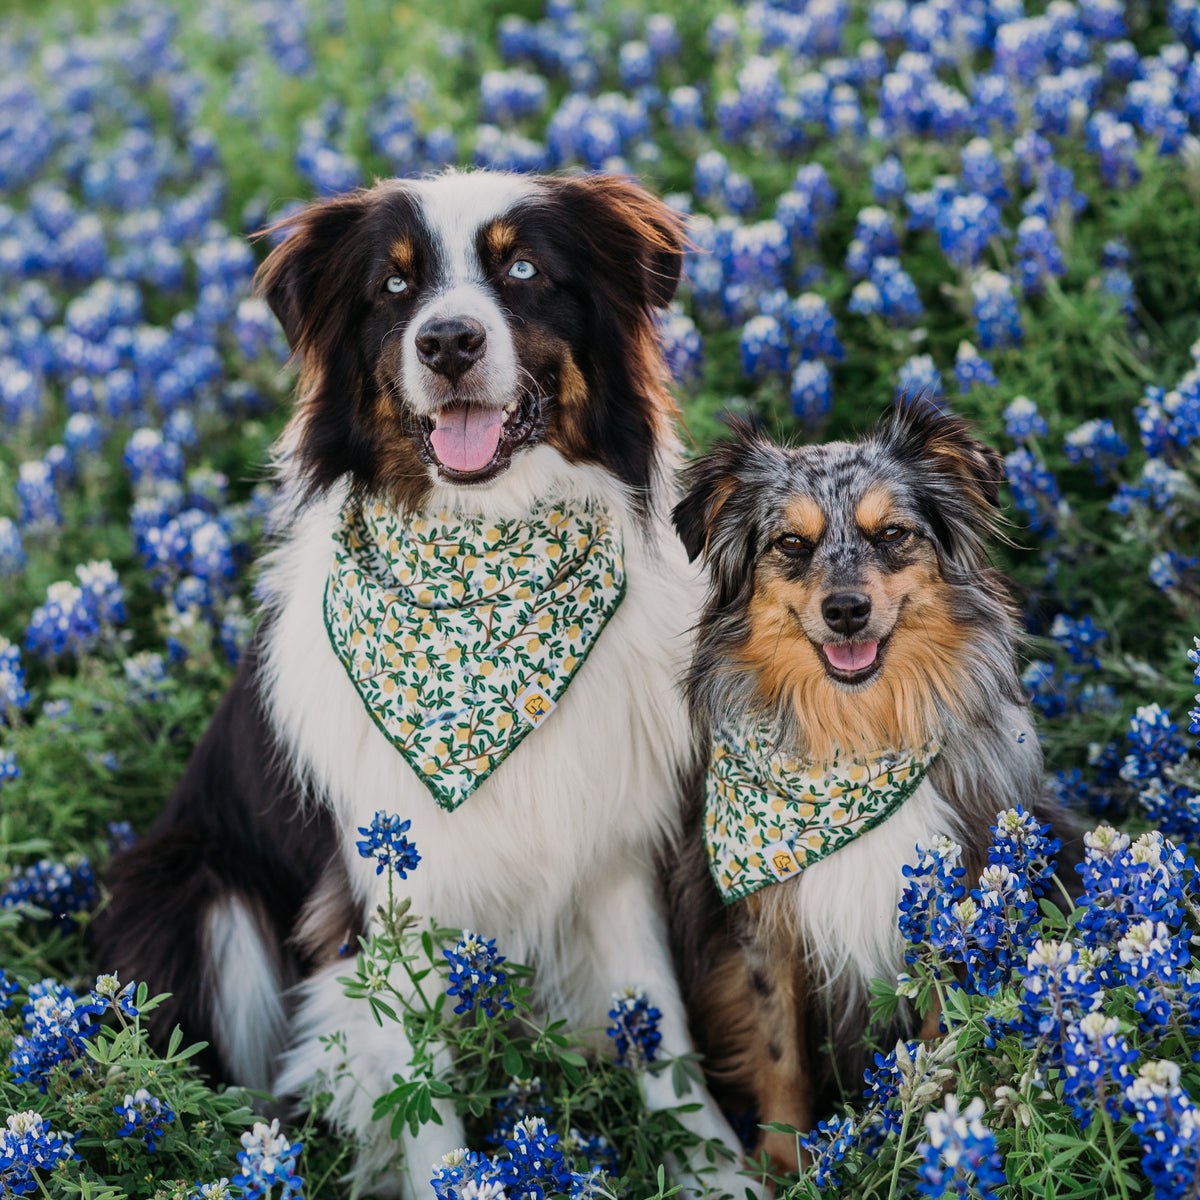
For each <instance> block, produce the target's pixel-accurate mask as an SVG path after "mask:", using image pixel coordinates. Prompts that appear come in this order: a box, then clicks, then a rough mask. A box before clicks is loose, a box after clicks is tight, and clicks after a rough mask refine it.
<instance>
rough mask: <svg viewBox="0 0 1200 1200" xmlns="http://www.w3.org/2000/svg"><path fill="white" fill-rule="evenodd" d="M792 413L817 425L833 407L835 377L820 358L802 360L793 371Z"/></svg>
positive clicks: (804, 420) (807, 423) (806, 422)
mask: <svg viewBox="0 0 1200 1200" xmlns="http://www.w3.org/2000/svg"><path fill="white" fill-rule="evenodd" d="M790 394H791V401H792V414H793V415H794V416H796V417H799V418H800V420H802V421H803V422H804V423H805V424H806V425H810V426H811V425H817V424H819V423H820V422H821V421H822V420H823V419H824V418H825V417H826V416H828V415H829V411H830V409H831V408H832V407H833V378H832V376H831V375H830V373H829V368H828V367H827V366H826V365H825V364H824V363H823V362H822V361H821V360H820V359H811V360H810V361H808V362H802V363H800V365H799V366H798V367H797V368H796V369H795V371H793V372H792V385H791V393H790Z"/></svg>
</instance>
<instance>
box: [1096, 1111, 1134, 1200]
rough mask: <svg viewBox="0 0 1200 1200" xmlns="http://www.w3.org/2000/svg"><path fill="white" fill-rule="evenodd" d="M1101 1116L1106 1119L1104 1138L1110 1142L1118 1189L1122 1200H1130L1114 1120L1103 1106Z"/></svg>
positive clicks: (1110, 1153)
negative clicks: (1114, 1131)
mask: <svg viewBox="0 0 1200 1200" xmlns="http://www.w3.org/2000/svg"><path fill="white" fill-rule="evenodd" d="M1100 1114H1101V1116H1103V1118H1104V1136H1105V1138H1106V1139H1107V1140H1108V1154H1109V1158H1110V1159H1111V1160H1112V1164H1113V1170H1114V1171H1116V1172H1117V1187H1118V1188H1120V1189H1121V1200H1129V1191H1128V1189H1127V1188H1126V1187H1125V1176H1124V1174H1123V1173H1122V1171H1121V1164H1120V1160H1119V1159H1118V1157H1117V1143H1116V1139H1115V1138H1114V1137H1113V1127H1112V1118H1111V1117H1110V1116H1109V1115H1108V1109H1107V1108H1104V1107H1103V1105H1102V1106H1101V1108H1100Z"/></svg>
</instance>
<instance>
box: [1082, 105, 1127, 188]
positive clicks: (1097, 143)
mask: <svg viewBox="0 0 1200 1200" xmlns="http://www.w3.org/2000/svg"><path fill="white" fill-rule="evenodd" d="M1086 144H1087V148H1088V149H1089V150H1091V151H1092V152H1093V153H1095V154H1098V155H1099V157H1100V178H1101V179H1103V180H1104V182H1105V183H1106V184H1108V186H1109V187H1113V188H1119V187H1130V186H1132V185H1133V184H1135V183H1137V181H1138V178H1139V172H1138V169H1137V160H1136V158H1135V155H1136V153H1137V149H1138V140H1137V134H1136V133H1135V132H1134V129H1133V126H1132V125H1130V124H1129V122H1128V121H1121V120H1118V119H1117V118H1116V117H1115V116H1113V114H1112V113H1110V112H1098V113H1094V114H1093V115H1092V116H1091V117H1090V118H1089V119H1088V123H1087V142H1086Z"/></svg>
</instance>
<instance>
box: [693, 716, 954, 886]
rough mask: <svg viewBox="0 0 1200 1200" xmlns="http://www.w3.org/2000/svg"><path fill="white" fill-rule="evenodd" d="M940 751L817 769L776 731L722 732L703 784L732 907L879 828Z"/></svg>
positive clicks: (711, 848)
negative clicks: (783, 744) (781, 743)
mask: <svg viewBox="0 0 1200 1200" xmlns="http://www.w3.org/2000/svg"><path fill="white" fill-rule="evenodd" d="M936 756H937V750H936V748H935V749H932V750H927V751H922V752H919V753H913V754H906V753H894V752H883V753H879V754H875V755H871V756H868V757H867V758H866V759H865V760H863V761H861V762H859V761H839V760H837V759H835V760H834V761H833V763H832V764H830V765H829V766H828V767H824V766H822V767H818V766H814V765H813V764H812V763H809V762H805V761H804V760H803V759H802V758H800V757H799V756H798V755H796V754H794V753H790V752H788V751H785V750H780V749H779V748H778V747H777V744H776V739H775V737H774V735H773V733H772V730H771V729H770V727H769V726H768V725H766V724H765V723H760V724H759V725H757V726H754V727H753V728H751V729H750V730H748V731H740V730H735V729H732V728H730V727H727V726H726V727H721V728H719V729H717V730H716V731H715V733H714V735H713V744H712V752H711V755H710V757H709V762H708V771H707V773H706V775H705V779H704V846H705V850H706V851H707V853H708V865H709V869H710V870H711V871H712V876H713V879H714V880H715V881H716V884H717V888H718V890H719V891H720V893H721V895H722V897H723V898H724V900H725V903H726V904H731V903H732V902H733V901H735V900H740V899H742V898H743V897H745V896H749V895H750V894H751V893H752V892H756V891H758V890H759V889H760V888H764V887H767V886H768V885H769V884H772V883H779V882H781V881H783V880H785V879H791V878H794V877H795V876H797V875H799V874H800V873H801V872H802V871H803V870H804V869H805V868H806V867H811V866H812V865H813V863H815V862H819V861H820V860H821V859H822V858H827V857H828V856H829V855H831V854H832V853H833V852H834V851H835V850H838V849H840V848H841V847H842V846H845V845H846V844H847V843H848V842H851V841H853V840H854V839H855V838H856V837H859V836H861V835H862V834H864V833H866V832H867V830H869V829H873V828H874V827H875V826H876V825H878V824H880V822H882V821H884V820H886V819H887V818H888V817H889V816H891V815H892V813H894V812H895V811H896V809H897V808H899V807H900V805H901V804H903V803H904V801H905V800H907V799H908V798H909V796H911V795H912V794H913V792H915V791H916V790H917V788H918V787H919V786H920V784H921V781H922V780H923V779H924V778H925V773H926V772H927V771H928V769H929V765H930V763H932V761H933V760H934V758H935V757H936Z"/></svg>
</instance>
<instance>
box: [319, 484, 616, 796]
mask: <svg viewBox="0 0 1200 1200" xmlns="http://www.w3.org/2000/svg"><path fill="white" fill-rule="evenodd" d="M624 594H625V564H624V558H623V553H622V541H621V534H620V530H619V529H618V528H617V526H616V525H615V523H614V522H613V519H612V517H611V516H610V515H609V513H608V512H607V511H606V510H605V509H603V508H600V507H598V506H591V505H581V506H579V507H577V508H569V507H566V506H551V505H543V506H539V508H537V509H536V510H535V511H534V512H533V513H532V514H530V515H529V516H527V517H525V518H522V519H521V520H508V521H496V520H493V519H490V518H487V517H483V516H477V515H462V514H451V513H438V514H435V515H416V516H412V515H408V516H406V515H403V514H400V513H398V512H396V511H395V510H394V509H392V508H390V507H388V506H386V505H384V504H379V503H371V502H366V503H362V502H351V503H349V504H347V506H346V507H345V508H344V509H343V510H342V514H341V523H340V525H339V527H338V529H337V531H336V532H335V534H334V559H333V567H332V569H331V570H330V573H329V578H328V581H327V582H326V585H325V601H324V610H325V627H326V629H327V631H328V633H329V640H330V643H331V645H332V646H333V649H334V652H335V653H336V654H337V657H338V659H339V660H340V661H341V663H342V666H343V667H345V669H346V673H347V674H348V675H349V677H350V680H351V682H352V683H353V684H354V687H355V689H356V690H357V691H358V694H359V696H360V697H361V699H362V701H363V704H364V705H365V706H366V709H367V712H368V713H369V714H370V716H371V719H372V720H373V721H374V722H375V724H376V725H377V726H378V727H379V728H380V730H382V731H383V733H384V734H385V736H386V737H387V738H388V740H389V741H390V742H391V743H392V744H393V745H394V746H395V747H396V749H397V750H399V751H400V753H401V754H402V755H403V756H404V758H405V759H406V760H407V761H408V763H409V765H410V766H411V767H412V768H413V770H414V771H416V773H417V775H418V776H419V777H420V778H421V780H422V781H423V782H424V783H425V785H426V787H428V788H429V790H430V792H431V793H432V794H433V797H434V799H435V800H437V802H438V804H440V805H441V806H442V807H443V808H445V809H448V810H449V809H454V808H457V807H458V806H459V805H460V804H461V803H462V802H463V801H464V800H465V799H466V798H467V797H468V796H469V795H470V794H471V793H472V792H473V791H475V789H476V788H478V787H479V785H480V784H482V783H483V782H484V780H485V779H487V778H488V776H489V775H491V773H492V772H493V771H494V770H495V769H496V768H497V767H498V766H499V765H500V763H502V762H503V761H504V759H505V758H507V757H508V755H509V754H511V753H512V751H513V750H514V749H516V747H517V746H518V745H519V744H520V742H521V741H522V740H523V739H524V738H525V736H526V735H527V734H528V733H529V732H531V731H532V730H533V729H536V728H537V727H538V726H539V725H541V724H542V722H543V721H545V720H546V718H547V717H548V716H549V715H550V713H551V712H552V711H553V710H554V708H555V707H556V705H557V703H558V701H559V700H560V699H561V697H562V695H563V693H564V692H565V691H566V689H567V686H568V684H569V683H570V682H571V679H572V678H573V677H574V675H575V672H576V671H577V670H578V669H579V667H580V665H581V664H582V663H583V661H584V659H586V658H587V655H588V653H589V652H590V651H591V648H592V646H593V645H594V644H595V642H596V639H597V638H598V637H599V636H600V632H601V630H603V628H604V626H605V625H606V624H607V622H608V620H609V618H610V617H611V616H612V614H613V613H614V612H615V611H616V608H617V605H618V604H620V602H621V599H622V597H623V596H624Z"/></svg>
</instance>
